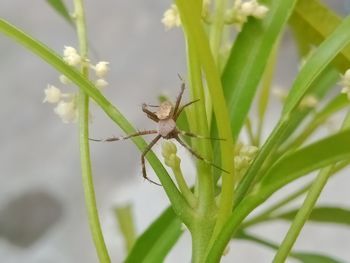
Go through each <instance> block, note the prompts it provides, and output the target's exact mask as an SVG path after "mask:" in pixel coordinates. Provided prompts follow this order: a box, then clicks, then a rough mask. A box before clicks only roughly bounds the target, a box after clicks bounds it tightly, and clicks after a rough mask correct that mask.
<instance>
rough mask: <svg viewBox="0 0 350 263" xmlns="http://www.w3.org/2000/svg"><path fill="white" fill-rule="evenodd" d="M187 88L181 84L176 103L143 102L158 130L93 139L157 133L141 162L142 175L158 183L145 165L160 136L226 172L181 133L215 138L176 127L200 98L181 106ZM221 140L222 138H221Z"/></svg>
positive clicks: (114, 138)
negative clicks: (185, 139) (152, 108)
mask: <svg viewBox="0 0 350 263" xmlns="http://www.w3.org/2000/svg"><path fill="white" fill-rule="evenodd" d="M184 90H185V84H184V83H182V85H181V90H180V93H179V95H178V97H177V99H176V102H175V105H173V104H172V103H171V102H170V101H164V102H162V103H161V104H160V105H156V106H155V105H147V104H145V103H144V104H142V111H143V112H144V113H146V114H147V117H148V118H150V119H151V120H153V121H155V122H156V123H157V124H158V129H157V130H146V131H140V132H137V133H134V134H130V135H127V136H122V137H111V138H108V139H105V140H95V139H92V140H93V141H107V142H111V141H119V140H125V139H129V138H131V137H135V136H140V135H147V134H157V136H156V137H155V138H154V139H153V140H152V141H151V142H150V144H149V145H148V146H147V147H146V148H145V150H144V151H143V153H142V155H141V164H142V175H143V177H144V178H145V179H146V180H148V181H150V182H152V183H154V184H157V185H159V184H158V183H156V182H154V181H152V180H151V179H149V178H148V177H147V173H146V166H145V156H146V154H147V153H148V152H149V151H150V150H151V148H152V147H153V146H154V145H155V144H156V143H157V142H158V141H159V139H160V138H164V139H167V140H169V139H175V140H176V141H178V142H179V143H180V144H181V145H182V146H183V147H185V148H186V149H187V150H188V151H190V152H191V153H192V154H193V155H194V156H196V157H197V158H198V159H200V160H202V161H203V162H205V163H207V164H210V165H212V166H213V167H215V168H217V169H220V170H222V171H224V172H226V171H225V170H223V169H222V168H220V167H219V166H217V165H215V164H213V163H211V162H209V161H208V160H206V159H204V158H203V157H201V156H200V155H199V154H198V153H196V152H195V151H194V150H192V148H191V147H190V146H188V145H187V144H186V143H185V142H183V141H182V139H181V138H180V136H179V135H184V136H190V137H196V138H202V139H213V138H208V137H203V136H199V135H196V134H194V133H191V132H186V131H181V130H179V129H178V128H177V127H176V120H177V118H178V117H179V116H180V114H181V112H182V111H183V110H184V108H185V107H187V106H189V105H191V104H192V103H194V102H197V101H198V100H194V101H191V102H188V103H186V104H184V105H182V106H180V102H181V98H182V95H183V92H184ZM150 107H155V108H157V110H156V111H151V110H150V109H149V108H150ZM216 140H218V139H216ZM219 140H220V139H219Z"/></svg>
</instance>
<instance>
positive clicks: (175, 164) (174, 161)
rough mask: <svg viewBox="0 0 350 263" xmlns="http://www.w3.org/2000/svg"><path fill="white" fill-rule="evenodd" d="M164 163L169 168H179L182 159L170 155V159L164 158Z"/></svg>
mask: <svg viewBox="0 0 350 263" xmlns="http://www.w3.org/2000/svg"><path fill="white" fill-rule="evenodd" d="M164 162H165V164H166V165H167V166H169V167H179V165H180V163H181V159H180V158H179V157H178V156H177V155H176V154H170V155H169V156H168V158H164Z"/></svg>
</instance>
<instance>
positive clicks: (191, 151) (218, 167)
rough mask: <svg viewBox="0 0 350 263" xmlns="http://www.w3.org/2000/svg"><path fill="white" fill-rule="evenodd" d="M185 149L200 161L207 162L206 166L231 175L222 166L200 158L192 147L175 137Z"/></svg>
mask: <svg viewBox="0 0 350 263" xmlns="http://www.w3.org/2000/svg"><path fill="white" fill-rule="evenodd" d="M174 138H175V139H176V140H177V141H178V142H179V143H180V144H181V145H182V146H183V147H185V148H186V149H187V150H188V151H189V152H190V153H192V154H193V155H194V156H196V157H197V158H198V159H199V160H201V161H203V162H205V163H206V164H209V165H211V166H213V167H215V168H216V169H219V170H220V171H223V172H225V173H229V172H228V171H226V170H224V169H223V168H221V167H220V166H217V165H216V164H213V163H212V162H210V161H208V160H207V159H204V158H203V157H202V156H200V155H199V154H198V153H196V152H195V151H194V150H192V149H191V147H190V146H188V145H187V144H186V143H184V142H183V141H182V140H181V139H180V137H179V136H176V137H174Z"/></svg>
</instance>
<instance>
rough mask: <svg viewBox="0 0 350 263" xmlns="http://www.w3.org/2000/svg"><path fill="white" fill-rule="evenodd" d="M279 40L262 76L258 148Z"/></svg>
mask: <svg viewBox="0 0 350 263" xmlns="http://www.w3.org/2000/svg"><path fill="white" fill-rule="evenodd" d="M279 44H280V40H277V41H276V44H275V46H274V48H273V49H272V52H271V54H270V57H269V60H268V62H267V66H266V69H265V72H264V75H263V79H262V84H261V92H260V94H259V103H258V128H257V133H256V139H255V142H256V146H257V147H259V145H260V142H261V137H262V131H263V125H264V119H265V115H266V110H267V106H268V104H269V96H270V90H271V86H272V81H273V76H274V72H275V66H276V61H277V51H278V48H279Z"/></svg>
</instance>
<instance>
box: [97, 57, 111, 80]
mask: <svg viewBox="0 0 350 263" xmlns="http://www.w3.org/2000/svg"><path fill="white" fill-rule="evenodd" d="M108 64H109V62H107V61H100V62H98V63H97V64H96V66H95V67H94V69H95V72H96V76H97V77H98V78H104V77H105V76H106V75H107V72H108V71H109V68H108Z"/></svg>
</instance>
